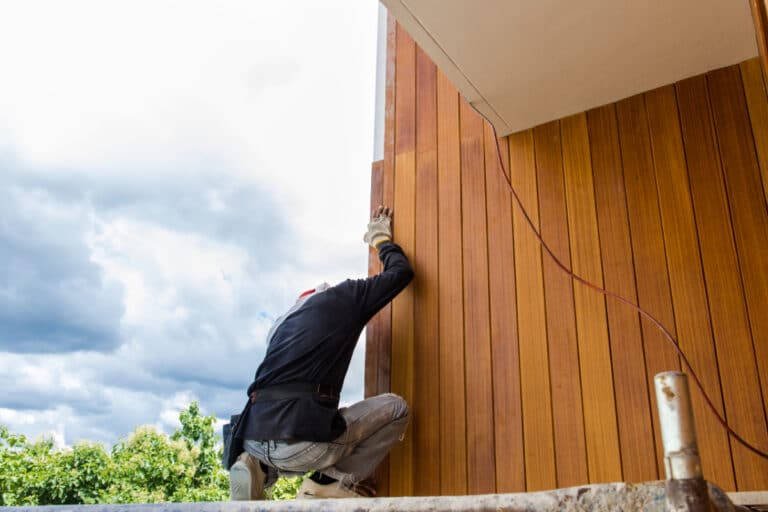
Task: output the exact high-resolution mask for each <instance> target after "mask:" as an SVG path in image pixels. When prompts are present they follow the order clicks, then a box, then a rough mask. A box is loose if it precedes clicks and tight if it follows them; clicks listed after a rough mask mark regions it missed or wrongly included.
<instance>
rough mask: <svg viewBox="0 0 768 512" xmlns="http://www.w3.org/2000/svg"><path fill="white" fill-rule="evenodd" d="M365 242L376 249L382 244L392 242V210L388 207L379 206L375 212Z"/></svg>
mask: <svg viewBox="0 0 768 512" xmlns="http://www.w3.org/2000/svg"><path fill="white" fill-rule="evenodd" d="M363 240H364V241H365V243H367V244H369V245H370V246H371V247H373V248H375V249H378V246H379V244H380V243H382V242H387V241H389V240H392V210H390V209H389V208H388V207H386V206H379V207H378V208H377V209H376V211H374V212H373V216H372V218H371V222H369V223H368V231H367V232H366V233H365V235H364V236H363Z"/></svg>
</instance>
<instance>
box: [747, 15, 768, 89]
mask: <svg viewBox="0 0 768 512" xmlns="http://www.w3.org/2000/svg"><path fill="white" fill-rule="evenodd" d="M749 5H750V7H751V8H752V21H753V22H754V23H755V39H756V40H757V48H758V49H759V50H760V62H761V63H762V67H763V76H765V77H766V79H768V4H766V0H750V1H749Z"/></svg>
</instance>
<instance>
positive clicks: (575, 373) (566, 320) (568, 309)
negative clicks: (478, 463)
mask: <svg viewBox="0 0 768 512" xmlns="http://www.w3.org/2000/svg"><path fill="white" fill-rule="evenodd" d="M533 139H534V149H535V153H536V177H537V180H538V185H539V187H538V189H539V211H540V217H541V236H542V238H543V239H544V241H545V242H546V243H547V245H548V246H549V247H550V249H552V251H553V252H554V254H555V256H557V258H558V259H559V260H560V261H561V262H562V263H563V264H564V265H565V266H566V267H568V268H570V266H571V254H570V250H571V249H570V242H569V240H568V214H567V212H566V204H565V178H564V176H563V160H562V146H561V144H560V123H559V121H553V122H551V123H547V124H544V125H541V126H538V127H536V128H534V130H533ZM543 272H544V290H545V303H546V308H547V311H546V312H547V340H548V346H549V369H550V378H551V380H552V383H551V386H552V416H553V420H554V434H555V462H556V464H555V465H556V467H557V486H558V487H570V486H574V485H582V484H585V483H587V482H589V475H588V473H587V448H586V444H585V438H584V413H583V411H582V407H581V404H582V397H581V375H580V370H579V347H578V342H577V338H576V313H575V310H574V308H575V306H574V302H573V300H574V299H573V283H572V281H571V277H570V276H569V275H568V274H567V273H565V272H564V271H563V270H562V269H560V268H559V267H558V266H557V265H556V264H555V262H554V261H553V260H552V258H550V257H549V255H548V254H546V253H545V254H544V255H543Z"/></svg>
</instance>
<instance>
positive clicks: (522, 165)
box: [509, 130, 557, 491]
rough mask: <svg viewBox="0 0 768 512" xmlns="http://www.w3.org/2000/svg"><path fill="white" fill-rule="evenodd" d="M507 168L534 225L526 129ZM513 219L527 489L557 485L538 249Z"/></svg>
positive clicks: (518, 218) (514, 140) (513, 143)
mask: <svg viewBox="0 0 768 512" xmlns="http://www.w3.org/2000/svg"><path fill="white" fill-rule="evenodd" d="M509 168H510V172H511V179H512V185H513V186H514V187H515V190H516V191H517V193H518V195H519V197H520V200H521V202H522V203H523V206H524V207H525V209H526V211H527V212H528V214H529V215H530V217H531V220H532V221H533V223H534V225H535V226H536V228H537V229H538V227H539V201H538V194H537V183H536V163H535V158H534V150H533V132H532V131H531V130H527V131H524V132H520V133H516V134H513V135H510V136H509ZM512 220H513V226H514V244H515V264H516V266H515V280H516V283H517V298H518V300H517V317H518V318H522V319H525V320H524V321H522V322H519V324H518V333H519V336H520V380H521V390H522V409H523V434H524V439H523V445H524V450H525V484H526V490H527V491H539V490H544V489H552V488H554V487H556V485H557V478H556V474H555V447H554V442H553V430H552V429H553V426H552V397H551V394H550V393H551V391H550V378H549V354H548V351H547V323H546V315H545V305H544V281H543V276H542V263H541V247H540V245H539V241H538V240H537V239H536V237H535V235H534V234H533V232H532V231H531V228H530V226H529V225H528V224H527V223H526V221H525V219H524V218H523V216H522V214H521V213H520V212H519V211H518V210H516V209H514V208H513V213H512Z"/></svg>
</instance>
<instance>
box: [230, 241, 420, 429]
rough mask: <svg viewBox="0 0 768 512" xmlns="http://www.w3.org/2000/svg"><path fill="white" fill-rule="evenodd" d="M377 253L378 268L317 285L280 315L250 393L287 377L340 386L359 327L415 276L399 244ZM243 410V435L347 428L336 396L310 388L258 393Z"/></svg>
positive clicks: (288, 380)
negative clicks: (286, 394)
mask: <svg viewBox="0 0 768 512" xmlns="http://www.w3.org/2000/svg"><path fill="white" fill-rule="evenodd" d="M379 259H380V260H381V261H382V263H383V264H384V270H383V271H382V272H380V273H379V274H377V275H375V276H373V277H369V278H367V279H357V280H352V279H348V280H346V281H344V282H343V283H340V284H338V285H336V286H333V287H331V288H329V289H327V290H325V291H323V292H320V293H316V294H314V295H312V296H310V297H309V298H308V299H307V300H306V302H305V303H304V304H303V305H301V307H299V308H298V309H297V310H296V311H294V312H293V313H291V314H289V315H288V316H287V317H286V318H285V319H284V320H283V321H282V323H281V324H280V325H279V327H277V328H276V329H275V331H274V334H273V335H272V339H271V340H270V343H269V346H268V347H267V353H266V355H265V356H264V361H263V362H262V363H261V365H260V366H259V369H258V370H257V371H256V376H255V378H254V382H253V383H252V384H251V386H250V387H249V388H248V392H249V393H250V392H251V391H252V390H254V389H259V388H265V387H269V386H275V385H278V384H286V383H292V382H306V383H312V384H320V385H322V386H324V387H330V388H331V389H335V390H341V386H342V384H343V383H344V377H345V375H346V374H347V369H348V368H349V363H350V360H351V358H352V352H353V351H354V349H355V345H356V344H357V340H358V338H359V337H360V333H361V332H362V330H363V327H365V324H366V323H368V321H369V320H370V319H371V318H372V317H373V315H375V314H376V312H377V311H379V310H380V309H381V308H382V307H384V306H385V305H386V304H387V303H388V302H389V301H391V300H392V299H394V298H395V296H396V295H397V294H398V293H400V291H402V290H403V289H404V288H405V287H406V286H407V285H408V283H409V282H410V281H411V279H413V270H412V269H411V266H410V264H409V263H408V259H407V258H406V256H405V254H403V251H402V249H401V248H400V247H399V246H398V245H396V244H394V243H392V242H384V243H382V244H381V245H379ZM246 410H247V412H246V418H245V419H244V421H243V424H242V430H241V432H242V438H243V439H255V440H262V441H263V440H281V439H282V440H286V439H293V440H300V441H331V440H333V439H335V438H336V437H338V436H339V435H341V434H342V433H343V432H344V430H345V428H346V425H345V423H344V419H343V418H342V417H341V415H340V414H339V412H338V398H336V399H327V398H326V399H321V398H319V397H317V396H312V395H308V396H306V397H301V398H291V399H282V400H269V401H257V402H256V403H254V404H252V405H251V406H250V408H249V409H248V408H246ZM238 430H240V429H238ZM238 437H240V436H238Z"/></svg>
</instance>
